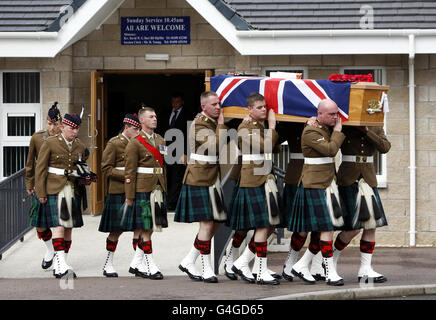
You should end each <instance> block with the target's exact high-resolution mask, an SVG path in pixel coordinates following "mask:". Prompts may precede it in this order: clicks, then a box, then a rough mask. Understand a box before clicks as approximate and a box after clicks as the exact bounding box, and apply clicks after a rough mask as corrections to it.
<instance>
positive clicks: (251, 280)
mask: <svg viewBox="0 0 436 320" xmlns="http://www.w3.org/2000/svg"><path fill="white" fill-rule="evenodd" d="M232 271H233V272H234V273H236V274H237V275H238V276H240V277H241V279H242V280H244V281H247V282H248V283H255V282H256V280H254V278H253V279H251V278H247V277H246V276H244V274H243V273H242V270H239V269H238V268H236V267H235V266H232Z"/></svg>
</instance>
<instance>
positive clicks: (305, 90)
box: [210, 75, 351, 121]
mask: <svg viewBox="0 0 436 320" xmlns="http://www.w3.org/2000/svg"><path fill="white" fill-rule="evenodd" d="M210 87H211V90H212V91H215V92H216V93H217V94H218V97H219V98H220V100H221V104H222V106H223V107H246V106H247V104H246V99H247V97H248V95H249V94H250V93H252V92H258V93H260V94H262V95H263V96H264V97H265V101H266V103H267V105H268V108H269V109H273V110H274V112H275V113H277V114H284V115H291V116H298V117H307V118H309V117H312V116H316V115H317V110H318V104H319V102H320V101H321V100H323V99H331V100H333V101H335V102H336V104H337V105H338V107H339V114H340V116H341V118H342V120H343V121H347V120H348V114H349V111H348V109H349V99H350V87H351V84H350V83H336V82H333V81H329V80H308V79H279V78H269V77H248V76H246V77H244V76H228V75H218V76H215V77H212V78H211V80H210Z"/></svg>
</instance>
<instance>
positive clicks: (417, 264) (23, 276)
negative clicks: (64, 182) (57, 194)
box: [0, 216, 436, 300]
mask: <svg viewBox="0 0 436 320" xmlns="http://www.w3.org/2000/svg"><path fill="white" fill-rule="evenodd" d="M169 220H170V226H169V228H168V229H166V230H164V232H162V233H155V234H154V235H153V239H152V240H153V251H154V258H155V260H156V262H157V264H158V265H159V267H160V269H161V271H162V273H163V274H164V276H165V278H164V279H163V280H161V281H153V280H148V279H140V278H135V277H133V276H131V275H130V274H129V273H128V272H127V270H128V266H129V264H130V261H131V258H132V257H133V249H132V245H131V233H127V234H124V235H122V236H121V239H120V241H119V244H118V248H117V251H116V255H115V261H114V262H115V267H116V269H117V271H118V273H119V275H120V277H119V278H114V279H107V278H104V277H103V276H102V266H103V263H104V259H105V238H106V234H103V233H100V232H98V231H97V229H98V223H99V221H100V217H92V216H85V217H84V222H85V226H84V227H82V228H80V229H75V230H74V231H73V245H72V247H71V251H70V254H69V257H68V262H69V264H70V265H71V266H72V267H73V268H74V270H75V272H76V273H77V275H78V279H75V280H74V281H68V282H66V281H61V280H57V279H54V277H53V276H52V271H51V268H50V269H49V270H47V271H44V270H42V269H41V267H40V263H41V258H42V256H43V254H44V251H45V248H44V246H43V244H42V243H41V241H40V240H38V239H37V238H36V236H35V234H34V233H35V231H34V230H32V231H30V232H29V233H28V234H27V235H26V236H25V238H24V242H18V243H17V244H15V245H14V246H13V247H11V248H10V249H9V250H8V251H7V252H5V253H4V254H3V259H2V260H0V299H54V298H56V299H65V300H69V299H74V300H81V299H99V300H101V299H132V298H133V297H134V298H135V299H150V298H151V297H153V298H154V299H165V300H166V299H170V300H196V299H199V298H200V299H205V300H241V299H242V300H254V299H274V300H290V299H298V300H299V299H309V300H311V299H317V300H320V299H369V298H380V297H382V298H383V297H386V298H388V297H394V296H400V297H401V296H411V295H413V296H427V295H429V296H431V295H435V294H436V272H435V270H436V248H434V247H428V248H381V247H376V250H375V254H374V258H373V267H374V269H375V270H376V271H378V272H380V273H382V274H384V275H385V276H387V277H388V279H389V281H388V282H386V283H383V284H375V285H373V286H372V285H364V286H361V285H360V284H359V283H358V282H357V270H358V267H359V263H360V260H359V259H360V254H359V249H358V248H356V247H350V248H347V249H346V250H345V251H344V252H343V253H342V255H341V257H340V260H339V264H338V273H339V274H340V275H341V276H342V277H343V278H344V280H345V285H344V286H343V287H330V286H327V285H326V284H325V283H322V282H319V283H317V284H315V285H306V284H304V283H303V282H302V281H300V280H298V279H297V280H294V282H288V281H285V280H282V281H281V284H280V285H278V286H260V285H256V284H247V283H244V282H242V281H240V280H238V281H231V280H229V279H227V278H226V277H225V276H224V275H223V272H222V266H221V269H220V270H221V271H220V275H219V276H218V279H219V283H217V284H205V283H202V282H194V281H191V280H189V279H188V278H187V277H186V276H184V275H183V274H182V273H181V272H180V271H179V270H178V269H177V266H178V263H179V262H180V260H181V259H182V258H183V256H184V255H185V254H186V253H187V250H188V248H189V247H190V246H191V245H192V241H193V237H194V236H195V234H196V232H197V228H198V226H197V225H196V224H181V223H174V222H171V221H172V217H170V219H169ZM276 249H277V247H276ZM283 249H286V247H284V248H283ZM278 251H280V250H278ZM286 255H287V253H286V252H273V253H269V254H268V263H269V267H270V269H272V270H274V271H276V272H279V273H281V271H282V264H283V262H284V260H285V258H286Z"/></svg>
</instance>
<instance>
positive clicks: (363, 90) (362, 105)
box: [224, 82, 389, 126]
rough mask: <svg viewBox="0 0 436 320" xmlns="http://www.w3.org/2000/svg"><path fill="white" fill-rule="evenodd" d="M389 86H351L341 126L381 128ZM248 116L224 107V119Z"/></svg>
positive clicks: (288, 119)
mask: <svg viewBox="0 0 436 320" xmlns="http://www.w3.org/2000/svg"><path fill="white" fill-rule="evenodd" d="M388 90H389V86H382V85H379V84H377V83H375V82H358V83H355V84H352V85H351V89H350V103H349V121H344V122H343V125H349V126H383V121H384V112H383V108H382V107H380V101H381V98H382V94H383V93H385V94H387V93H388ZM247 114H248V110H247V108H245V107H237V106H235V107H225V108H224V117H225V118H238V119H243V118H244V117H245V116H246V115H247ZM307 119H308V118H305V117H296V116H290V115H281V114H278V115H277V120H278V121H285V122H306V121H307Z"/></svg>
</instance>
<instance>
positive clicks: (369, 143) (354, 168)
mask: <svg viewBox="0 0 436 320" xmlns="http://www.w3.org/2000/svg"><path fill="white" fill-rule="evenodd" d="M343 132H344V134H345V136H346V138H345V141H344V143H343V144H342V146H341V152H342V154H343V155H352V156H374V155H375V154H376V151H379V152H381V153H387V152H388V151H389V149H390V148H391V143H390V142H389V141H388V139H387V138H386V135H385V133H384V130H383V128H382V127H368V132H366V133H364V132H362V131H360V130H359V129H357V128H352V127H350V128H344V130H343ZM360 176H362V177H363V179H365V181H366V183H368V185H369V186H371V187H376V186H377V177H376V173H375V167H374V163H355V162H345V161H342V163H341V166H340V167H339V171H338V185H341V186H349V185H351V184H352V183H353V182H355V181H356V180H357V179H359V177H360Z"/></svg>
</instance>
